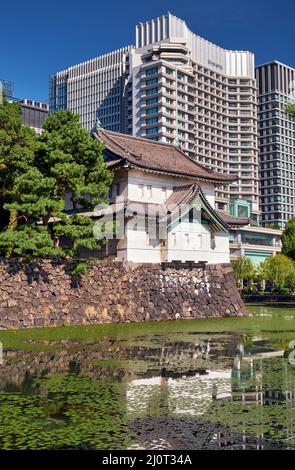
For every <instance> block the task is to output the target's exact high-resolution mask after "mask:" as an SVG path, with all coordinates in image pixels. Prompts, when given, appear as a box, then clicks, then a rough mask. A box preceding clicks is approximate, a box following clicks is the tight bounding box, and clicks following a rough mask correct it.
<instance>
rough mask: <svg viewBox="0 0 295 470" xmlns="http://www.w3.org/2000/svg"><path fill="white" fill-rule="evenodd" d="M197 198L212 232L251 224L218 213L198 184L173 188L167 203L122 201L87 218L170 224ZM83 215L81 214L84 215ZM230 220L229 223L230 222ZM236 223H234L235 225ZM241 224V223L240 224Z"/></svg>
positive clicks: (183, 213)
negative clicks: (124, 219)
mask: <svg viewBox="0 0 295 470" xmlns="http://www.w3.org/2000/svg"><path fill="white" fill-rule="evenodd" d="M197 197H198V201H199V204H200V208H201V209H202V210H203V211H204V212H203V213H204V215H205V218H206V219H207V220H208V221H210V230H212V231H214V232H218V231H224V232H227V231H228V230H229V225H236V226H238V225H239V222H240V221H241V222H245V221H247V223H249V220H248V219H241V218H238V217H232V216H228V214H225V213H224V212H221V211H217V210H215V209H214V208H213V207H212V206H211V205H210V203H209V202H208V201H207V199H206V197H205V195H204V193H203V191H202V189H201V187H200V186H199V185H197V184H189V185H185V186H178V187H175V188H173V193H172V194H171V196H169V198H168V199H167V200H166V201H165V203H164V204H156V203H148V202H140V201H130V200H129V199H121V200H120V199H119V200H118V201H116V202H115V203H113V204H110V205H108V206H106V207H105V208H100V209H99V210H98V211H94V212H89V213H84V215H88V216H92V217H96V218H100V217H103V216H104V217H107V218H108V217H111V218H113V217H114V215H115V216H116V218H117V217H118V216H119V215H123V216H124V217H127V218H132V217H148V219H149V221H155V222H156V223H159V224H167V225H171V224H172V223H174V222H176V221H177V220H178V218H179V217H180V216H184V215H185V214H186V213H187V212H188V210H189V209H190V208H191V207H192V206H193V203H194V201H195V199H196V198H197ZM81 215H82V214H81ZM227 220H229V221H230V223H227ZM233 222H234V223H233ZM241 225H242V223H241Z"/></svg>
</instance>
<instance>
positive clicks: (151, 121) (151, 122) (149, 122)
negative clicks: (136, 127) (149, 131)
mask: <svg viewBox="0 0 295 470" xmlns="http://www.w3.org/2000/svg"><path fill="white" fill-rule="evenodd" d="M157 123H158V118H157V117H154V118H149V119H146V124H147V125H149V124H157Z"/></svg>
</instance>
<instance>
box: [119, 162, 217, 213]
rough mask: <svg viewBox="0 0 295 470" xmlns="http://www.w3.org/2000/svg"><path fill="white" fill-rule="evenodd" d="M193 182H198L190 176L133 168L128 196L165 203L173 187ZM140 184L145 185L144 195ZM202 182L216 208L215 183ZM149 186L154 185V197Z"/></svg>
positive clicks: (131, 198)
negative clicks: (156, 172) (182, 176)
mask: <svg viewBox="0 0 295 470" xmlns="http://www.w3.org/2000/svg"><path fill="white" fill-rule="evenodd" d="M192 183H196V180H193V179H190V178H181V177H173V176H164V175H163V176H162V175H157V174H153V173H144V172H141V171H137V170H132V171H129V172H128V198H129V199H130V200H131V201H142V202H151V203H156V204H163V202H165V197H166V199H168V197H169V196H171V194H172V192H173V187H175V186H183V185H186V184H192ZM140 184H143V185H144V190H143V195H142V189H141V188H140V187H139V185H140ZM200 184H201V187H202V190H203V192H204V194H205V196H206V198H207V200H208V202H209V203H210V204H211V206H212V207H213V208H214V204H215V190H214V185H213V184H210V183H203V182H200ZM147 186H152V197H150V195H149V191H148V189H147ZM163 188H166V193H164V192H163V190H162V189H163Z"/></svg>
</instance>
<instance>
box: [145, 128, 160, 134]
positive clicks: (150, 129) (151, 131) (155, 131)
mask: <svg viewBox="0 0 295 470" xmlns="http://www.w3.org/2000/svg"><path fill="white" fill-rule="evenodd" d="M157 133H158V128H157V127H150V128H149V129H147V130H146V134H149V135H150V134H157Z"/></svg>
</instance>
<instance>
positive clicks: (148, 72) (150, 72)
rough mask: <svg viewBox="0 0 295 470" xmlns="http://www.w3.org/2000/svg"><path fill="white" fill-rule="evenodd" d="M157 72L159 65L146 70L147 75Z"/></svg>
mask: <svg viewBox="0 0 295 470" xmlns="http://www.w3.org/2000/svg"><path fill="white" fill-rule="evenodd" d="M157 72H158V68H157V67H152V68H151V69H147V70H146V75H147V76H150V75H155V74H156V73H157Z"/></svg>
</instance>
